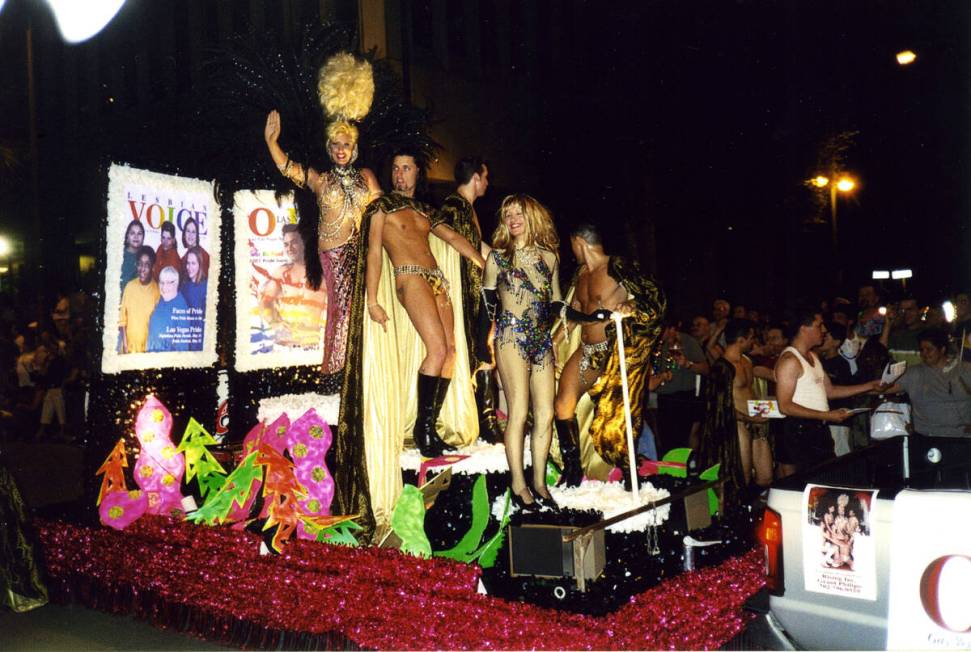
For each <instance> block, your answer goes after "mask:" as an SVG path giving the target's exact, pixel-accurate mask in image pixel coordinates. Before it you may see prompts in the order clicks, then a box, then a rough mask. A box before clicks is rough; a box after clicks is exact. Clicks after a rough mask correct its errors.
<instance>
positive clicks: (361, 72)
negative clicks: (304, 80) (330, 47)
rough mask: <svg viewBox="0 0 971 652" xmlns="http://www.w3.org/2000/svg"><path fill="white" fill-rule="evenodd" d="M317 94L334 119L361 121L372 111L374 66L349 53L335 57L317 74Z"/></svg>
mask: <svg viewBox="0 0 971 652" xmlns="http://www.w3.org/2000/svg"><path fill="white" fill-rule="evenodd" d="M317 94H318V95H319V96H320V105H321V106H322V107H324V111H325V112H326V113H327V117H328V118H330V119H331V120H340V121H346V122H359V121H360V120H363V119H364V116H366V115H367V114H368V111H370V110H371V101H372V100H373V99H374V74H373V73H372V72H371V64H370V63H369V62H367V61H363V60H358V59H356V58H354V55H352V54H350V53H348V52H341V53H340V54H335V55H334V56H333V57H331V58H330V59H328V60H327V63H325V64H324V66H323V67H322V68H321V69H320V72H319V73H318V74H317Z"/></svg>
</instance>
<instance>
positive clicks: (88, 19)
mask: <svg viewBox="0 0 971 652" xmlns="http://www.w3.org/2000/svg"><path fill="white" fill-rule="evenodd" d="M47 4H48V5H50V7H51V11H53V12H54V20H55V22H57V29H59V30H60V32H61V37H62V38H63V39H64V40H65V41H67V42H68V43H81V42H82V41H86V40H88V39H89V38H91V37H92V36H94V35H95V34H97V33H98V32H100V31H101V30H102V29H104V27H105V26H106V25H107V24H108V23H110V22H111V19H112V18H114V17H115V14H117V13H118V10H119V9H121V6H122V5H123V4H125V0H85V2H78V1H77V0H47Z"/></svg>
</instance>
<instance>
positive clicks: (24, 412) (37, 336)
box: [0, 290, 94, 443]
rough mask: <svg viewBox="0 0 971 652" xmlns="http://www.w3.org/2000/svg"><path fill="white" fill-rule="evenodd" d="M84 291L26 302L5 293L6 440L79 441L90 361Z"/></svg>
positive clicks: (0, 413)
mask: <svg viewBox="0 0 971 652" xmlns="http://www.w3.org/2000/svg"><path fill="white" fill-rule="evenodd" d="M90 304H91V302H90V299H89V298H88V295H87V294H86V293H85V292H84V291H83V290H77V291H74V292H58V293H57V294H56V296H55V297H53V298H52V299H49V300H48V301H46V302H45V301H44V300H38V301H36V302H30V303H23V302H18V301H16V300H15V299H14V298H13V297H12V296H11V295H7V294H4V295H0V364H2V372H0V429H2V432H0V434H2V436H3V439H4V440H7V441H17V440H19V441H45V442H63V443H69V442H71V441H74V440H75V439H80V436H81V432H82V429H83V427H84V401H85V392H86V390H87V381H88V376H89V373H90V369H91V368H92V366H91V360H90V351H91V346H90V345H91V328H92V324H93V323H94V320H93V319H92V316H91V314H90Z"/></svg>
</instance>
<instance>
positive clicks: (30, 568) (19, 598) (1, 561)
mask: <svg viewBox="0 0 971 652" xmlns="http://www.w3.org/2000/svg"><path fill="white" fill-rule="evenodd" d="M26 524H27V515H26V513H25V510H24V501H23V499H22V498H21V497H20V491H18V490H17V485H16V484H15V483H14V480H13V476H11V475H10V473H9V472H8V471H7V469H6V467H4V466H3V464H0V589H2V594H0V605H3V606H5V607H7V608H9V609H12V610H13V611H16V612H24V611H30V610H31V609H36V608H37V607H40V606H43V605H45V604H47V587H46V586H44V582H43V580H42V579H41V576H40V572H39V571H38V568H37V563H36V560H35V558H34V546H33V545H32V544H31V542H30V540H29V539H28V538H27V535H26V533H25V532H24V528H25V526H26Z"/></svg>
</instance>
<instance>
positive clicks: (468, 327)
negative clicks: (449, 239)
mask: <svg viewBox="0 0 971 652" xmlns="http://www.w3.org/2000/svg"><path fill="white" fill-rule="evenodd" d="M438 221H439V222H441V223H444V224H447V225H449V226H450V227H452V229H453V230H455V232H456V233H458V234H459V235H461V236H463V237H464V238H465V239H466V240H468V241H469V243H470V244H471V245H472V246H473V247H475V249H476V251H478V250H479V249H480V248H481V245H482V235H481V233H480V231H479V229H477V228H476V226H475V213H474V211H473V208H472V204H470V203H469V201H468V200H467V199H465V197H463V196H462V195H460V194H458V193H452V194H451V195H449V196H448V197H446V198H445V202H444V203H443V204H442V207H441V208H440V209H439V210H438ZM461 265H462V319H463V321H464V323H465V341H466V346H467V347H468V350H469V369H470V370H471V372H472V373H473V374H474V373H475V370H476V369H478V368H479V363H480V360H479V359H478V358H477V356H476V355H475V342H474V339H475V333H476V328H477V325H478V319H479V295H480V293H481V291H482V270H480V269H479V268H478V267H476V265H475V263H473V262H472V261H471V260H468V259H467V258H463V259H462V261H461Z"/></svg>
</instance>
